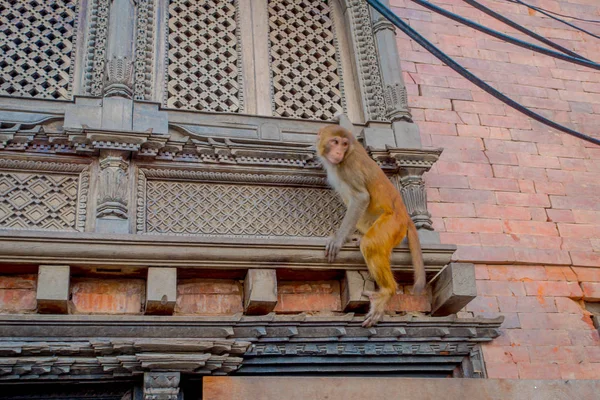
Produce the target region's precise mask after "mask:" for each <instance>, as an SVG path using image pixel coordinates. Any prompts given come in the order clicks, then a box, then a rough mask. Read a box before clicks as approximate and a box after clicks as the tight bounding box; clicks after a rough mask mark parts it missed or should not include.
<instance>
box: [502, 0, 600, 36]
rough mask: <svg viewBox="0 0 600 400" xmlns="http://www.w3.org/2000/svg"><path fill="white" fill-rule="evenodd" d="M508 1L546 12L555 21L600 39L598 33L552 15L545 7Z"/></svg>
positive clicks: (518, 1)
mask: <svg viewBox="0 0 600 400" xmlns="http://www.w3.org/2000/svg"><path fill="white" fill-rule="evenodd" d="M508 1H510V2H512V3H516V4H521V5H523V6H525V7H529V8H531V9H532V10H535V11H537V12H539V13H541V14H544V15H545V16H547V17H549V18H552V19H553V20H555V21H558V22H562V23H563V24H565V25H568V26H570V27H571V28H573V29H577V30H578V31H581V32H583V33H587V34H588V35H590V36H593V37H595V38H596V39H600V36H598V35H596V34H594V33H592V32H589V31H586V30H585V29H583V28H580V27H578V26H577V25H573V24H572V23H570V22H568V21H565V20H564V19H560V18H558V17H555V16H554V15H552V14H550V13H548V12H546V11H545V10H543V9H541V8H539V7H536V6H533V5H531V4H527V3H524V2H522V1H521V0H508Z"/></svg>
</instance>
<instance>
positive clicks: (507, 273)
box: [488, 265, 548, 281]
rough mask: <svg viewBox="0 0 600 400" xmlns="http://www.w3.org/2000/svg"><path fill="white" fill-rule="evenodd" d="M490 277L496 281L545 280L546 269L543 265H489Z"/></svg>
mask: <svg viewBox="0 0 600 400" xmlns="http://www.w3.org/2000/svg"><path fill="white" fill-rule="evenodd" d="M488 270H489V274H490V279H492V280H496V281H503V280H506V281H545V280H546V279H548V275H547V274H546V269H545V268H544V267H542V266H525V265H523V266H521V265H519V266H504V265H494V266H492V265H490V266H488Z"/></svg>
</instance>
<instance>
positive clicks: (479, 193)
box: [439, 188, 496, 204]
mask: <svg viewBox="0 0 600 400" xmlns="http://www.w3.org/2000/svg"><path fill="white" fill-rule="evenodd" d="M439 193H440V199H441V201H444V202H448V203H461V202H469V203H491V204H495V203H496V198H495V196H494V192H490V191H487V190H474V189H447V188H440V189H439Z"/></svg>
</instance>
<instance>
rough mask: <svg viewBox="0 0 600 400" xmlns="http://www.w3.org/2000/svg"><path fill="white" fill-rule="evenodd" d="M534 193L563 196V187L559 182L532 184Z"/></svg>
mask: <svg viewBox="0 0 600 400" xmlns="http://www.w3.org/2000/svg"><path fill="white" fill-rule="evenodd" d="M534 186H535V192H536V193H539V194H556V195H564V194H565V186H564V185H563V184H562V183H560V182H544V181H538V182H534Z"/></svg>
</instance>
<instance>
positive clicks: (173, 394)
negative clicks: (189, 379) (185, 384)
mask: <svg viewBox="0 0 600 400" xmlns="http://www.w3.org/2000/svg"><path fill="white" fill-rule="evenodd" d="M180 380H181V374H180V373H179V372H146V373H145V374H144V400H177V395H178V394H179V382H180Z"/></svg>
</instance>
